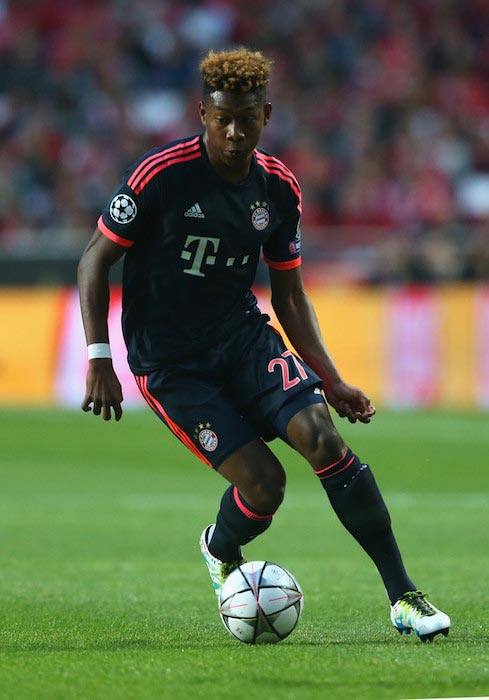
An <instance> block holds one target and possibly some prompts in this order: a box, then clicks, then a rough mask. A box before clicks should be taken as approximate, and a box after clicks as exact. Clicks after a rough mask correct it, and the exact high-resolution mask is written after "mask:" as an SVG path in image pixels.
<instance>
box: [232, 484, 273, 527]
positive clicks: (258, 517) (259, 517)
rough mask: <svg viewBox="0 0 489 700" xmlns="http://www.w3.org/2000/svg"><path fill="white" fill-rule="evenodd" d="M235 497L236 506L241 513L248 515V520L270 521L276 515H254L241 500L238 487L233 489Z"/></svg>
mask: <svg viewBox="0 0 489 700" xmlns="http://www.w3.org/2000/svg"><path fill="white" fill-rule="evenodd" d="M233 497H234V501H235V503H236V505H237V506H238V508H239V509H240V511H241V512H242V513H243V514H244V515H246V517H247V518H249V519H250V520H268V519H269V518H271V517H272V516H274V515H275V513H270V515H258V513H254V512H253V511H252V510H250V509H249V508H248V507H247V506H246V505H245V504H244V503H243V501H242V500H241V498H240V495H239V491H238V489H237V487H236V486H235V487H234V489H233Z"/></svg>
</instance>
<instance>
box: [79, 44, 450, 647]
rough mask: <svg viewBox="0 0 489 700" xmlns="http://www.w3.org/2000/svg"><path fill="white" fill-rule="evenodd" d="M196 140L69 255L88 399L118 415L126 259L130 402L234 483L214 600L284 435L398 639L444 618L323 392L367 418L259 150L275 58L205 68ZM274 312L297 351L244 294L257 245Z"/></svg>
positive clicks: (286, 206) (267, 507)
mask: <svg viewBox="0 0 489 700" xmlns="http://www.w3.org/2000/svg"><path fill="white" fill-rule="evenodd" d="M200 69H201V74H202V78H203V96H202V101H201V103H200V107H199V109H200V119H201V121H202V124H203V134H198V135H195V136H191V137H189V138H184V139H181V140H179V141H175V142H173V143H169V144H167V145H165V146H163V147H161V148H156V149H154V150H152V151H150V152H149V153H147V154H146V155H144V156H142V158H141V159H140V160H139V161H138V162H137V163H136V164H135V165H134V166H133V167H131V168H130V169H129V170H128V171H127V172H126V174H125V175H124V177H123V178H122V180H121V182H120V184H119V186H118V188H117V189H116V191H115V193H114V195H113V197H112V198H111V201H110V203H109V204H108V205H107V207H106V208H105V210H104V211H103V213H102V215H101V216H100V219H99V221H98V227H97V230H96V231H95V233H94V235H93V237H92V239H91V240H90V242H89V243H88V246H87V248H86V250H85V252H84V254H83V257H82V259H81V261H80V265H79V271H78V280H79V289H80V299H81V309H82V316H83V322H84V327H85V334H86V339H87V344H88V357H89V368H88V373H87V389H86V395H85V397H84V399H83V403H82V409H83V410H84V411H89V410H90V409H91V408H93V413H94V414H95V415H100V414H102V417H103V418H104V420H109V419H110V418H111V412H112V411H113V413H114V415H115V419H116V420H119V419H120V418H121V415H122V408H121V402H122V398H123V397H122V392H121V386H120V384H119V381H118V379H117V376H116V374H115V373H114V369H113V366H112V361H111V355H110V346H109V338H108V329H107V313H108V305H109V283H108V274H109V269H110V267H111V266H112V265H113V264H114V263H115V262H116V261H117V260H118V259H119V258H120V257H121V256H122V255H125V259H124V281H123V318H122V323H123V332H124V338H125V342H126V345H127V351H128V361H129V365H130V367H131V370H132V372H133V373H134V375H135V378H136V382H137V384H138V387H139V389H140V390H141V393H142V395H143V396H144V398H145V399H146V401H147V403H148V404H149V406H150V407H151V409H152V410H153V411H154V412H155V413H156V415H157V416H158V417H159V418H160V419H161V421H162V422H163V423H165V424H166V426H168V428H169V429H170V430H171V431H172V432H173V433H174V434H175V435H176V436H177V437H178V438H179V439H180V440H181V441H182V442H183V443H184V444H185V445H186V446H187V447H188V449H189V450H191V451H192V452H193V453H194V454H195V455H196V456H197V457H199V458H200V459H201V460H202V461H203V462H205V463H206V464H207V465H208V466H209V467H211V468H213V469H216V470H217V471H218V472H219V473H220V474H221V475H222V476H223V477H224V479H226V480H227V481H228V482H229V484H230V485H229V487H228V488H227V489H226V491H225V492H224V495H223V497H222V500H221V503H220V507H219V511H218V513H217V519H216V522H215V524H212V525H209V526H208V527H207V528H205V530H204V532H203V533H202V536H201V539H200V546H201V551H202V554H203V556H204V559H205V562H206V564H207V566H208V568H209V572H210V575H211V579H212V583H213V587H214V590H215V593H216V595H217V596H218V595H219V591H220V588H221V586H222V584H223V582H224V580H225V578H226V576H227V575H229V573H230V572H231V571H232V570H233V569H234V568H236V566H238V565H239V563H240V562H241V561H242V558H243V555H242V551H241V547H242V546H243V545H246V543H248V542H250V540H252V539H253V538H255V537H257V536H258V535H260V534H261V533H262V532H264V531H265V530H266V529H267V528H268V527H269V526H270V524H271V523H272V518H273V515H274V513H275V512H276V510H277V508H278V507H279V506H280V504H281V502H282V500H283V497H284V490H285V481H286V476H285V471H284V469H283V467H282V465H281V464H280V463H279V461H278V459H277V458H276V457H275V455H274V453H273V452H272V451H271V449H270V448H269V447H268V445H267V444H266V443H267V441H269V440H271V439H272V438H275V437H279V438H281V439H282V440H284V441H285V442H287V443H288V444H289V445H291V446H292V447H293V448H294V449H295V450H297V452H299V453H300V454H301V455H302V456H303V457H304V458H305V459H306V460H307V461H308V462H309V464H310V465H311V467H312V469H313V470H314V473H315V474H316V475H317V477H318V480H319V482H320V484H321V486H322V487H323V488H324V490H325V491H326V494H327V496H328V498H329V500H330V502H331V505H332V507H333V508H334V510H335V512H336V514H337V516H338V517H339V519H340V521H341V522H342V523H343V525H344V526H345V528H346V529H347V530H348V532H350V533H351V535H352V536H353V537H354V538H355V539H356V540H357V542H358V543H359V544H360V546H361V547H362V548H363V549H364V550H365V552H366V553H367V554H368V555H369V556H370V557H371V559H372V560H373V562H374V564H375V565H376V567H377V569H378V571H379V574H380V576H381V577H382V580H383V583H384V585H385V588H386V591H387V595H388V598H389V600H390V603H391V620H392V623H393V624H394V626H395V627H396V628H397V629H398V631H399V632H404V633H409V632H410V631H411V630H414V631H415V633H416V634H417V635H418V636H419V637H420V638H421V639H422V640H423V641H424V640H426V639H432V638H433V637H434V636H435V635H436V634H438V633H443V634H445V635H446V634H447V633H448V630H449V627H450V619H449V617H448V616H447V615H445V614H444V613H443V612H441V611H439V610H438V609H437V608H435V607H434V606H433V605H431V604H430V603H429V602H428V601H427V600H426V597H425V596H424V595H423V593H421V592H420V591H419V590H417V587H416V586H415V585H414V583H413V582H412V580H411V579H410V578H409V576H408V574H407V572H406V570H405V568H404V565H403V562H402V559H401V554H400V552H399V549H398V546H397V543H396V540H395V538H394V534H393V532H392V529H391V521H390V517H389V513H388V511H387V508H386V505H385V503H384V501H383V499H382V496H381V494H380V491H379V489H378V487H377V484H376V482H375V480H374V477H373V475H372V472H371V470H370V467H369V466H368V465H367V464H365V463H364V462H362V461H361V459H360V458H359V457H358V456H357V455H356V454H355V453H354V452H353V451H352V450H351V449H350V447H349V446H347V445H346V444H345V442H344V441H343V439H342V438H341V436H340V434H339V433H338V431H337V430H336V428H335V426H334V425H333V422H332V420H331V417H330V414H329V410H328V406H327V404H328V403H329V404H330V405H331V406H332V407H333V408H334V409H335V410H336V412H337V413H338V414H339V416H341V417H346V418H347V419H348V420H349V421H350V422H352V423H355V422H356V421H360V422H363V423H368V422H369V421H370V420H371V418H372V416H373V415H374V413H375V409H374V407H373V405H372V404H371V402H370V400H369V399H368V398H367V397H366V396H365V394H364V393H363V392H362V391H361V390H360V389H358V388H356V387H354V386H351V385H350V384H348V383H346V382H345V381H344V380H343V379H342V377H341V376H340V374H339V372H338V370H337V368H336V367H335V364H334V363H333V360H332V359H331V357H330V356H329V354H328V352H327V350H326V348H325V345H324V343H323V340H322V337H321V333H320V330H319V326H318V321H317V318H316V315H315V312H314V310H313V307H312V305H311V302H310V301H309V299H308V296H307V294H306V292H305V290H304V287H303V283H302V279H301V229H300V214H301V210H302V197H301V189H300V186H299V183H298V182H297V179H296V178H295V176H294V175H293V174H292V172H291V171H290V170H289V169H288V168H287V167H286V166H285V165H284V164H283V163H282V162H281V161H280V160H278V159H277V158H275V157H274V156H272V155H270V154H268V153H266V152H265V151H263V150H261V149H260V148H258V143H259V141H260V137H261V135H262V132H263V129H264V127H265V126H266V124H267V123H268V121H269V119H270V116H271V112H272V105H271V104H270V102H268V100H267V94H266V85H267V83H268V81H269V76H270V62H269V61H268V60H267V59H266V58H265V57H264V56H263V55H262V54H261V53H259V52H252V51H249V50H247V49H245V48H240V49H236V50H230V51H223V52H221V53H217V54H216V53H213V52H212V51H211V52H210V53H209V55H208V56H207V57H206V58H205V59H204V60H203V61H202V63H201V66H200ZM261 254H263V256H264V259H265V261H266V263H267V264H268V266H269V270H270V283H271V295H272V305H273V308H274V310H275V312H276V315H277V318H278V319H279V321H280V323H281V325H282V328H283V329H284V331H285V333H286V334H287V337H288V339H289V341H290V342H291V344H292V346H293V347H294V348H295V350H296V352H297V354H294V353H293V352H291V351H290V350H288V349H287V347H286V345H285V344H284V342H283V340H282V337H281V336H280V334H279V333H278V332H277V331H276V330H275V329H274V328H273V327H272V326H271V325H270V324H269V323H268V321H269V320H270V319H269V317H268V316H266V315H264V314H262V313H261V312H260V310H259V308H258V306H257V300H256V298H255V296H254V295H253V293H252V291H251V285H252V283H253V281H254V278H255V274H256V269H257V265H258V261H259V257H260V255H261Z"/></svg>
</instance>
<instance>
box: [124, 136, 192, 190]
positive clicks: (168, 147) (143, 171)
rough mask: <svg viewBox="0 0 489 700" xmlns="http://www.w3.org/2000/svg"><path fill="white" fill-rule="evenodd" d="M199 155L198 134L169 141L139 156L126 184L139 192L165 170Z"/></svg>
mask: <svg viewBox="0 0 489 700" xmlns="http://www.w3.org/2000/svg"><path fill="white" fill-rule="evenodd" d="M201 157H202V142H201V137H200V135H195V136H190V137H188V138H185V139H179V140H178V141H171V142H170V143H167V144H165V145H164V146H160V147H158V148H154V149H152V150H151V151H148V152H147V153H145V154H144V155H143V156H141V158H140V159H139V160H138V161H137V162H136V163H135V165H134V166H133V168H132V171H131V173H130V175H129V177H128V179H127V184H128V186H129V187H130V188H131V189H132V190H133V192H135V193H136V194H140V193H141V192H142V190H143V189H144V188H145V187H146V185H148V183H149V182H151V181H152V180H153V179H154V178H156V177H159V176H160V175H161V174H162V173H163V172H164V171H165V170H168V169H169V168H172V167H173V166H176V165H180V164H182V163H189V162H190V161H193V160H197V159H198V158H201Z"/></svg>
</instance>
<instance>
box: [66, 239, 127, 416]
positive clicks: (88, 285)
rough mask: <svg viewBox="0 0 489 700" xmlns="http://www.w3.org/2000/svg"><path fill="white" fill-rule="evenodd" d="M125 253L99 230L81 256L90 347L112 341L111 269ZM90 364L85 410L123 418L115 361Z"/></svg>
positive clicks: (83, 308)
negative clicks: (108, 320)
mask: <svg viewBox="0 0 489 700" xmlns="http://www.w3.org/2000/svg"><path fill="white" fill-rule="evenodd" d="M125 250H126V249H125V248H124V247H123V246H120V245H118V244H117V243H113V242H112V241H111V240H109V239H108V238H107V237H106V236H104V235H103V233H101V231H100V230H99V229H96V231H95V233H94V234H93V236H92V238H91V239H90V241H89V243H88V245H87V247H86V249H85V252H84V253H83V255H82V258H81V260H80V263H79V265H78V288H79V292H80V305H81V314H82V319H83V327H84V329H85V337H86V340H87V345H90V344H92V343H108V342H109V330H108V326H107V316H108V313H109V297H110V289H109V270H110V268H111V267H112V265H113V264H114V263H115V262H117V260H119V258H121V257H122V255H123V254H124V252H125ZM88 364H89V366H88V372H87V383H86V393H85V398H84V399H83V402H82V405H81V408H82V410H83V411H90V410H91V407H92V406H93V412H94V414H95V415H96V416H98V415H100V413H102V417H103V419H104V420H110V418H111V409H112V410H113V411H114V415H115V419H116V420H119V419H120V418H121V416H122V407H121V403H122V400H123V397H122V390H121V385H120V383H119V380H118V378H117V376H116V374H115V372H114V368H113V366H112V360H111V359H109V358H98V359H93V360H90V361H89V363H88Z"/></svg>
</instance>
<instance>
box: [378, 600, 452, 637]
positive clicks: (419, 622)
mask: <svg viewBox="0 0 489 700" xmlns="http://www.w3.org/2000/svg"><path fill="white" fill-rule="evenodd" d="M391 621H392V624H393V625H394V627H395V628H396V629H397V631H398V632H399V633H400V634H410V632H411V630H414V632H415V633H416V634H417V636H418V637H419V638H420V639H421V641H422V642H426V641H430V642H431V641H433V639H434V637H436V635H437V634H443V635H445V637H446V636H447V634H448V632H449V630H450V618H449V617H448V615H445V613H444V612H441V610H438V608H435V606H434V605H431V603H429V602H428V601H427V600H426V596H425V595H424V593H421V591H409V592H408V593H405V594H404V595H403V596H402V598H399V600H398V601H396V602H395V603H394V605H392V606H391Z"/></svg>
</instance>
